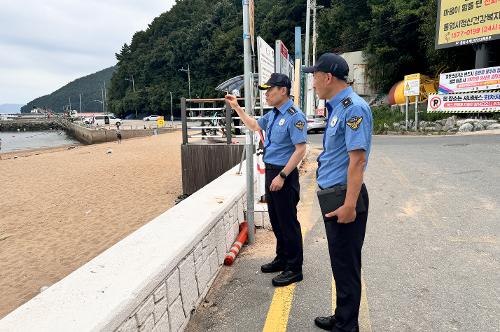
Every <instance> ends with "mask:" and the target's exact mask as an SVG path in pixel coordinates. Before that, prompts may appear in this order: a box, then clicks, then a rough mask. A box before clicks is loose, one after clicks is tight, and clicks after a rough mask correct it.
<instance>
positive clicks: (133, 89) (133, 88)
mask: <svg viewBox="0 0 500 332" xmlns="http://www.w3.org/2000/svg"><path fill="white" fill-rule="evenodd" d="M130 77H131V78H126V79H125V81H130V82H132V91H134V92H135V81H134V75H131V76H130Z"/></svg>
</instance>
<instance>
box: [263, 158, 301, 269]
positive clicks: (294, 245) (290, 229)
mask: <svg viewBox="0 0 500 332" xmlns="http://www.w3.org/2000/svg"><path fill="white" fill-rule="evenodd" d="M283 168H284V167H283V166H274V165H270V164H266V198H267V206H268V211H269V219H270V220H271V225H272V226H273V232H274V235H275V236H276V257H277V258H278V259H279V260H280V261H282V262H284V263H286V270H290V271H302V262H303V260H304V258H303V249H302V231H301V229H300V224H299V221H298V219H297V204H298V203H299V199H300V184H299V171H298V170H297V169H294V170H293V171H292V172H291V173H290V174H289V175H288V176H287V177H286V179H285V183H284V184H283V187H282V188H281V189H280V190H278V191H269V187H270V186H271V182H272V181H273V179H274V178H275V177H276V176H279V173H280V171H281V170H282V169H283Z"/></svg>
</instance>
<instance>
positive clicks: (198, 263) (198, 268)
mask: <svg viewBox="0 0 500 332" xmlns="http://www.w3.org/2000/svg"><path fill="white" fill-rule="evenodd" d="M203 263H205V261H204V260H203V259H202V258H200V259H198V260H197V261H196V263H194V267H195V270H196V273H197V274H198V272H199V271H200V270H201V267H202V266H203Z"/></svg>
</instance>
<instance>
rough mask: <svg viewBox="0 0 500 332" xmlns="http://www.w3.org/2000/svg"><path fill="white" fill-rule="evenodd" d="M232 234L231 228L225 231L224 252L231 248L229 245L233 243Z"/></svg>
mask: <svg viewBox="0 0 500 332" xmlns="http://www.w3.org/2000/svg"><path fill="white" fill-rule="evenodd" d="M233 240H234V234H233V229H232V228H231V229H229V230H228V231H227V233H226V252H228V251H229V250H230V249H231V246H232V245H233V243H234V241H233Z"/></svg>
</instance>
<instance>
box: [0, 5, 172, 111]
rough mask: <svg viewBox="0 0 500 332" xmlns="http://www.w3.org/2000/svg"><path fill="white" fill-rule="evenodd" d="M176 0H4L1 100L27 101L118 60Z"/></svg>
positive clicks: (1, 9) (0, 11) (0, 15)
mask: <svg viewBox="0 0 500 332" xmlns="http://www.w3.org/2000/svg"><path fill="white" fill-rule="evenodd" d="M174 3H175V0H146V1H144V0H0V104H7V103H10V104H26V103H28V102H29V101H31V100H33V99H35V98H37V97H40V96H43V95H46V94H50V93H52V92H53V91H55V90H57V89H58V88H60V87H62V86H64V85H65V84H67V83H69V82H71V81H73V80H75V79H77V78H79V77H82V76H86V75H88V74H92V73H95V72H97V71H99V70H102V69H105V68H107V67H110V66H113V65H115V64H116V57H115V53H118V52H119V51H120V49H121V47H122V46H123V44H124V43H127V44H130V41H131V39H132V36H133V35H134V33H135V32H136V31H140V30H145V29H146V28H147V27H148V24H149V23H151V22H152V20H153V19H154V18H155V17H157V16H159V15H160V14H161V13H163V12H166V11H167V10H169V9H170V8H171V7H172V6H173V4H174Z"/></svg>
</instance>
